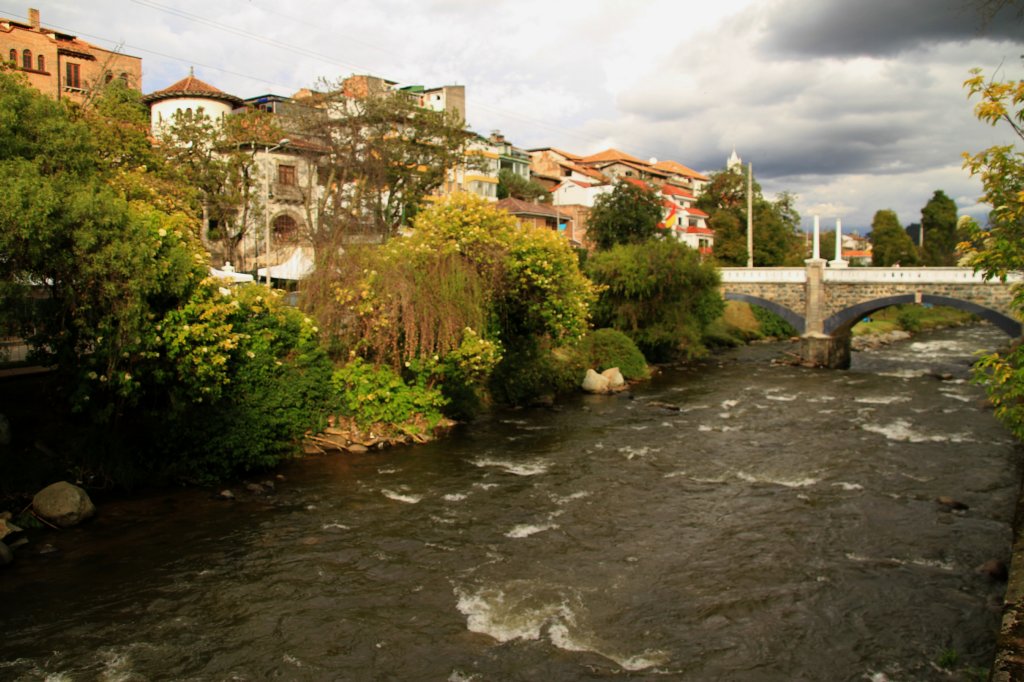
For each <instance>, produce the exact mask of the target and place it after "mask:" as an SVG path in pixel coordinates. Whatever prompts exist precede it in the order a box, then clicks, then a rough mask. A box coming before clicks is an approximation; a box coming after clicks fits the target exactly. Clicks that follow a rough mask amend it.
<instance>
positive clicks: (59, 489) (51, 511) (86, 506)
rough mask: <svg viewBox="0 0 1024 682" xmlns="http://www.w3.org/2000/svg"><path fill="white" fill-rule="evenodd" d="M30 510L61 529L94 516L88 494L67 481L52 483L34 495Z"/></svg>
mask: <svg viewBox="0 0 1024 682" xmlns="http://www.w3.org/2000/svg"><path fill="white" fill-rule="evenodd" d="M32 509H33V510H34V511H35V513H36V514H37V515H39V517H40V518H42V519H45V520H46V521H48V522H50V523H52V524H53V525H55V526H60V527H61V528H70V527H71V526H77V525H78V524H79V523H81V522H82V521H85V520H86V519H88V518H91V517H92V516H93V515H94V514H96V507H95V506H94V505H93V503H92V500H90V499H89V495H88V493H86V492H85V491H84V490H82V489H81V488H79V487H78V486H77V485H73V484H71V483H68V482H67V481H60V482H59V483H54V484H53V485H49V486H47V487H45V488H43V489H42V490H40V491H39V492H38V493H36V495H35V497H33V498H32Z"/></svg>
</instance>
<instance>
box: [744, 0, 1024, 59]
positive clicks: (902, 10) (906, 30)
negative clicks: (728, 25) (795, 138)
mask: <svg viewBox="0 0 1024 682" xmlns="http://www.w3.org/2000/svg"><path fill="white" fill-rule="evenodd" d="M982 4H985V3H984V2H983V0H929V2H921V1H920V0H855V1H851V0H780V1H779V2H777V3H776V4H774V5H773V6H772V7H771V9H770V15H771V19H770V20H769V22H768V25H767V29H768V33H767V35H766V37H765V39H764V43H763V47H764V48H765V49H767V50H769V51H771V52H776V53H780V54H791V55H798V56H822V57H848V56H858V55H864V56H867V55H873V56H879V55H893V54H898V53H901V52H905V51H908V50H915V49H920V48H925V47H928V46H929V45H932V44H934V43H943V42H966V41H970V40H976V39H979V38H988V39H989V40H996V41H1011V42H1016V43H1024V23H1022V21H1021V17H1020V11H1021V7H1022V5H1021V3H1020V2H1011V3H1008V4H1009V5H1010V6H1009V7H1003V8H1002V9H1000V10H999V11H998V12H997V13H996V14H995V15H994V16H992V17H991V18H988V19H987V20H986V19H985V18H983V16H982V11H981V10H980V9H979V5H982ZM989 4H990V3H989Z"/></svg>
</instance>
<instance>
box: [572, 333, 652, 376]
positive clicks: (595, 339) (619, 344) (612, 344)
mask: <svg viewBox="0 0 1024 682" xmlns="http://www.w3.org/2000/svg"><path fill="white" fill-rule="evenodd" d="M576 353H577V354H578V356H579V359H580V361H581V363H582V364H583V366H584V367H586V368H593V369H596V370H597V371H598V372H602V371H604V370H606V369H608V368H609V367H618V368H619V371H620V372H622V376H623V377H625V378H626V379H646V378H648V377H649V376H650V370H649V369H648V367H647V359H646V358H644V354H643V353H641V352H640V349H639V348H637V347H636V344H635V343H633V339H631V338H629V337H628V336H626V335H625V334H623V333H622V332H620V331H618V330H617V329H607V328H605V329H595V330H594V331H592V332H590V333H589V334H587V335H586V336H584V337H583V339H582V340H581V341H580V343H579V345H578V346H577V348H576Z"/></svg>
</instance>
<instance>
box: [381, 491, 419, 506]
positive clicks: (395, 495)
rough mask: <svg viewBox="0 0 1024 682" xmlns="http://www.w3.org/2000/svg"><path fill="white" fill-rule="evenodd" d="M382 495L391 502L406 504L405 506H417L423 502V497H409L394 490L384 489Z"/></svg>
mask: <svg viewBox="0 0 1024 682" xmlns="http://www.w3.org/2000/svg"><path fill="white" fill-rule="evenodd" d="M380 494H381V495H383V496H384V497H386V498H388V499H389V500H394V501H395V502H404V503H405V504H417V503H419V502H421V501H422V500H423V496H422V495H407V494H404V493H399V492H395V491H394V490H388V489H387V488H382V489H381V491H380Z"/></svg>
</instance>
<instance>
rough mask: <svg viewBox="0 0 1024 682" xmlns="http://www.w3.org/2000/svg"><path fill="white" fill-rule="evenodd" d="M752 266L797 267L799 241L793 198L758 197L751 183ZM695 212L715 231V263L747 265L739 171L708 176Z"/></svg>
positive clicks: (743, 194) (755, 185) (743, 187)
mask: <svg viewBox="0 0 1024 682" xmlns="http://www.w3.org/2000/svg"><path fill="white" fill-rule="evenodd" d="M753 190H754V192H753V194H754V196H753V206H754V263H755V264H756V265H759V266H778V265H799V264H800V263H801V262H802V260H803V258H804V256H803V240H802V239H801V237H800V234H799V226H800V214H799V213H797V211H796V207H795V201H796V197H795V196H794V195H793V194H791V193H790V192H782V193H780V194H779V195H778V196H776V198H775V201H768V200H767V199H765V198H764V196H763V195H762V194H761V186H760V185H759V184H758V183H757V181H756V180H755V181H754V183H753ZM697 208H700V209H701V210H703V211H705V212H706V213H708V215H710V216H711V217H710V219H709V223H710V226H711V227H712V228H713V229H714V230H715V260H716V261H718V263H719V264H721V265H734V266H743V265H746V264H747V255H748V254H747V178H746V175H745V174H744V173H743V172H741V171H736V170H722V171H719V172H718V173H712V174H711V178H710V179H709V181H708V184H707V186H706V187H705V188H704V191H703V192H702V193H701V195H700V198H699V199H698V200H697Z"/></svg>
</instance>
